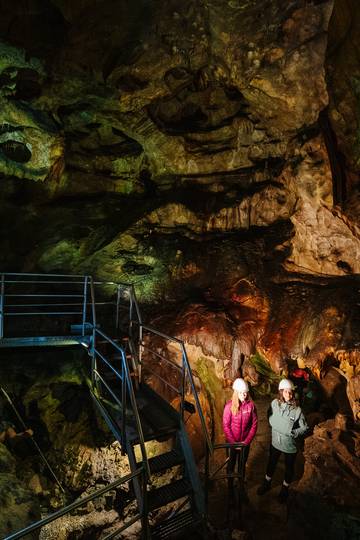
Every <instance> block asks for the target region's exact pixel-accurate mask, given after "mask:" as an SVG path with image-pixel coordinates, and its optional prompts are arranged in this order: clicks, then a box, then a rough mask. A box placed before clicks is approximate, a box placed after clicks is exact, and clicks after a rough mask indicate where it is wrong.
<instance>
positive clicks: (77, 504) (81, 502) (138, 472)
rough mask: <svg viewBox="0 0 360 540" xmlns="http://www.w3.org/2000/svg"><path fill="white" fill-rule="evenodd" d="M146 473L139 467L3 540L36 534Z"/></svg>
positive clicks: (15, 539)
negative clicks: (42, 528) (45, 526)
mask: <svg viewBox="0 0 360 540" xmlns="http://www.w3.org/2000/svg"><path fill="white" fill-rule="evenodd" d="M144 472H145V470H144V467H139V468H138V469H137V470H136V471H134V472H132V473H130V474H127V475H126V476H123V477H122V478H119V479H118V480H115V481H114V482H112V483H111V484H109V485H108V486H105V487H103V488H100V489H98V490H97V491H95V492H94V493H91V494H90V495H87V496H86V497H84V498H83V499H79V500H77V501H75V502H73V503H71V504H68V505H67V506H64V508H61V509H60V510H57V511H56V512H54V513H53V514H51V515H50V516H47V517H46V518H43V519H41V520H39V521H35V523H32V524H31V525H28V526H27V527H24V528H23V529H21V530H20V531H17V532H15V533H13V534H11V535H10V536H6V537H5V538H4V539H3V540H18V539H19V538H23V537H24V536H26V535H27V534H29V533H31V532H34V531H37V530H38V529H41V527H44V525H48V524H49V523H52V522H53V521H55V520H57V519H59V518H60V517H62V516H65V515H67V514H69V513H70V512H72V511H73V510H76V509H77V508H80V507H81V506H84V505H85V504H87V503H88V502H90V501H92V500H94V499H96V498H97V497H100V496H101V495H104V493H107V492H108V491H111V490H112V489H114V488H116V487H118V486H121V485H122V484H125V483H127V482H130V481H131V480H132V479H133V478H135V477H137V476H141V475H143V474H144ZM145 496H146V494H145ZM145 507H146V506H145ZM143 517H144V516H143V515H142V514H140V513H139V514H138V515H137V516H136V519H135V517H134V518H132V520H131V522H129V523H127V524H124V525H126V527H125V528H128V527H130V525H132V524H133V523H135V521H138V520H139V519H142V518H143ZM145 518H146V516H145ZM121 530H124V529H123V528H121ZM120 532H121V531H120V530H118V531H117V533H120Z"/></svg>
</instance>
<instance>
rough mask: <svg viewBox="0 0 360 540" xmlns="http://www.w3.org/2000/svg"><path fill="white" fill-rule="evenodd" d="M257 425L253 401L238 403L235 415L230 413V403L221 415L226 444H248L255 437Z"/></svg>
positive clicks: (229, 402)
mask: <svg viewBox="0 0 360 540" xmlns="http://www.w3.org/2000/svg"><path fill="white" fill-rule="evenodd" d="M257 423H258V418H257V412H256V407H255V403H254V402H253V401H251V400H246V401H244V402H243V403H240V407H239V410H238V412H237V413H236V414H232V412H231V401H228V402H227V403H226V405H225V408H224V414H223V429H224V433H225V438H226V441H227V442H228V443H235V442H241V443H244V444H250V443H251V441H252V440H253V438H254V437H255V433H256V430H257Z"/></svg>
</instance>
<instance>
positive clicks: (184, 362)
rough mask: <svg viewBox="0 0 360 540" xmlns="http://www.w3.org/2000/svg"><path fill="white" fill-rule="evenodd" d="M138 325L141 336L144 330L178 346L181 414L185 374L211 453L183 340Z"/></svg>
mask: <svg viewBox="0 0 360 540" xmlns="http://www.w3.org/2000/svg"><path fill="white" fill-rule="evenodd" d="M140 326H141V336H143V331H144V330H145V331H148V332H150V333H152V334H154V335H157V336H159V337H162V338H164V339H166V340H167V341H170V342H173V343H176V344H177V345H179V346H180V348H181V355H182V366H183V377H182V390H181V391H179V392H178V393H179V394H180V395H181V414H182V415H183V411H184V397H185V396H184V394H185V391H184V389H185V379H186V376H187V377H188V380H189V383H190V388H191V391H192V394H193V396H194V399H195V406H196V410H197V413H198V415H199V417H200V423H201V428H202V431H203V434H204V437H205V442H206V446H207V448H208V450H209V452H210V454H212V453H213V444H212V441H211V437H210V434H209V431H208V429H207V426H206V422H205V417H204V413H203V411H202V407H201V404H200V401H199V396H198V393H197V390H196V387H195V382H194V377H193V373H192V369H191V367H190V363H189V359H188V356H187V353H186V349H185V344H184V342H183V341H182V340H181V339H179V338H176V337H173V336H168V335H167V334H164V333H163V332H160V331H159V330H156V329H155V328H153V327H152V326H148V325H145V324H141V325H140ZM140 347H144V345H143V343H140ZM141 362H142V359H141V356H140V363H141ZM167 362H169V363H172V364H174V366H176V367H179V366H178V365H177V364H176V363H175V362H172V361H171V360H169V359H167ZM152 372H153V370H152ZM153 373H154V372H153ZM154 374H155V375H156V373H154ZM157 377H159V378H160V376H159V375H157Z"/></svg>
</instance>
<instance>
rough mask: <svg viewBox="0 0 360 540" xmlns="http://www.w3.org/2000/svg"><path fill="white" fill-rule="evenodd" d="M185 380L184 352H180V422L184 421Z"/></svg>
mask: <svg viewBox="0 0 360 540" xmlns="http://www.w3.org/2000/svg"><path fill="white" fill-rule="evenodd" d="M185 381H186V367H185V359H184V353H183V354H182V366H181V396H180V399H181V401H180V416H181V420H182V422H183V421H184V401H185Z"/></svg>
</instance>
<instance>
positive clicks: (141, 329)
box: [138, 324, 144, 383]
mask: <svg viewBox="0 0 360 540" xmlns="http://www.w3.org/2000/svg"><path fill="white" fill-rule="evenodd" d="M143 350H144V347H143V325H142V324H140V326H139V356H138V364H139V366H138V367H139V383H141V379H142V354H143Z"/></svg>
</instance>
